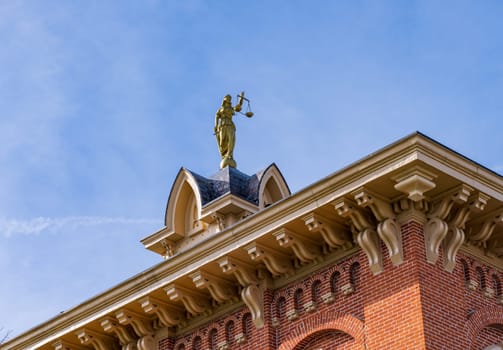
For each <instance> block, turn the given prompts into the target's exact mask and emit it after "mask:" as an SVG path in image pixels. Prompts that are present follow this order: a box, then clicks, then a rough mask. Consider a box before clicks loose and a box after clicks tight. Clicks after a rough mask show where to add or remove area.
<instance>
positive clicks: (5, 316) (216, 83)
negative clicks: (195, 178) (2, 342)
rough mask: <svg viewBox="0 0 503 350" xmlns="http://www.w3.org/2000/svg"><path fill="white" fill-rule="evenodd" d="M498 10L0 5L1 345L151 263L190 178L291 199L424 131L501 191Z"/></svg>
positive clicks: (494, 6)
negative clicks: (247, 113) (240, 99)
mask: <svg viewBox="0 0 503 350" xmlns="http://www.w3.org/2000/svg"><path fill="white" fill-rule="evenodd" d="M502 10H503V3H502V2H499V1H484V2H475V1H443V2H438V1H293V0H290V1H286V0H285V1H249V2H231V1H212V2H210V1H197V0H189V1H156V0H148V1H106V2H105V1H61V0H60V1H51V0H47V1H23V0H10V1H2V2H0V39H1V42H2V46H1V48H0V111H1V113H0V139H1V140H2V147H1V148H0V167H1V169H2V170H1V172H0V173H1V175H0V274H1V275H2V277H3V278H2V279H3V281H4V283H1V284H0V326H4V327H5V328H8V329H12V330H13V334H14V335H15V334H19V333H21V332H23V331H25V330H27V329H28V328H30V327H32V326H35V325H37V324H38V323H41V322H43V321H45V320H47V319H49V318H51V317H53V316H55V315H57V314H58V313H59V312H60V311H63V310H66V309H68V308H70V307H72V306H75V305H77V304H78V303H80V302H82V301H84V300H85V299H88V298H89V297H91V296H93V295H95V294H98V293H100V292H102V291H104V290H106V289H108V288H110V287H112V286H114V285H115V284H117V283H119V282H120V281H122V280H124V279H125V278H127V277H129V276H131V275H133V274H136V273H138V272H141V271H142V270H144V269H146V268H148V267H150V266H152V265H153V264H155V263H157V262H159V261H160V258H158V257H157V256H156V255H155V254H153V253H150V252H148V251H146V250H144V249H143V247H142V245H141V244H140V243H139V240H140V239H141V238H143V237H144V236H146V235H148V234H150V233H152V232H154V231H157V230H158V229H160V228H162V225H163V218H164V210H165V205H166V201H167V198H168V195H169V190H170V188H171V184H172V182H173V181H174V178H175V176H176V174H177V172H178V170H179V169H180V167H181V166H185V167H187V168H189V169H191V170H193V171H195V172H197V173H200V174H202V175H211V174H213V173H214V172H216V171H217V170H218V164H219V161H220V159H219V153H218V150H217V146H216V142H215V139H214V136H213V123H214V113H215V111H216V110H217V108H218V107H219V106H220V103H221V100H222V98H223V96H224V95H225V94H227V93H230V94H232V95H236V94H237V93H239V92H240V91H241V90H245V91H246V94H247V96H248V97H249V98H250V99H251V105H252V109H253V111H254V112H255V116H254V117H253V118H252V119H247V118H240V116H236V121H235V122H236V125H237V145H236V151H235V159H236V161H237V163H238V168H239V169H240V170H241V171H243V172H246V173H253V172H255V171H257V170H260V169H262V168H264V167H265V166H267V165H268V164H270V163H271V162H276V163H277V164H278V166H279V167H280V169H281V170H282V172H283V175H284V176H285V178H286V180H287V182H288V183H289V184H290V187H291V189H292V190H293V191H294V192H295V191H297V190H299V189H301V188H303V187H305V186H307V185H309V184H310V183H312V182H314V181H316V180H318V179H320V178H322V177H325V176H327V175H329V174H330V173H332V172H334V171H336V170H338V169H340V168H341V167H343V166H345V165H347V164H349V163H351V162H354V161H356V160H358V159H359V158H361V157H363V156H365V155H367V154H369V153H371V152H373V151H375V150H377V149H379V148H381V147H383V146H385V145H387V144H389V143H391V142H393V141H395V140H397V139H399V138H401V137H403V136H405V135H408V134H410V133H412V132H414V131H415V130H419V131H421V132H423V133H425V134H427V135H428V136H430V137H433V138H434V139H436V140H438V141H440V142H442V143H444V144H445V145H447V146H449V147H451V148H453V149H455V150H456V151H458V152H460V153H462V154H464V155H466V156H467V157H469V158H471V159H473V160H475V161H477V162H479V163H481V164H483V165H485V166H487V167H489V168H491V169H493V170H495V171H497V172H500V173H502V172H503V160H502V157H501V153H502V151H503V137H501V125H502V120H503V119H502V117H501V115H502V112H503V98H502V91H503V35H502V32H503V24H502V22H501V13H502Z"/></svg>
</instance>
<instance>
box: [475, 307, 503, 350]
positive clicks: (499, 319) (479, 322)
mask: <svg viewBox="0 0 503 350" xmlns="http://www.w3.org/2000/svg"><path fill="white" fill-rule="evenodd" d="M494 324H498V325H503V310H502V309H501V308H499V307H495V306H489V307H486V308H483V309H479V310H477V311H475V312H474V313H473V314H472V315H471V316H470V319H469V320H468V322H467V330H468V339H469V345H470V347H469V348H470V349H472V347H473V344H474V342H475V339H476V338H477V335H478V334H479V333H480V332H481V331H482V330H483V329H484V328H485V327H487V326H490V325H494Z"/></svg>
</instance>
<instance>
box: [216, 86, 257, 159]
mask: <svg viewBox="0 0 503 350" xmlns="http://www.w3.org/2000/svg"><path fill="white" fill-rule="evenodd" d="M231 99H232V98H231V95H226V96H225V97H224V100H223V101H222V107H220V108H219V109H218V111H217V113H216V114H215V136H216V137H217V144H218V149H219V150H220V155H221V157H222V161H221V162H220V169H223V168H225V167H226V166H230V167H233V168H235V167H236V161H235V160H234V158H233V153H234V144H235V143H236V126H235V125H234V123H233V121H232V116H233V115H234V114H236V112H238V113H239V112H241V108H242V106H243V100H246V101H247V102H248V107H249V100H248V99H247V98H245V93H244V92H241V94H240V95H239V96H238V103H237V105H235V106H234V107H233V106H232V103H231ZM241 114H242V113H241ZM244 115H245V116H247V117H248V118H251V117H252V116H253V113H252V112H251V111H250V110H248V112H246V113H245V114H244Z"/></svg>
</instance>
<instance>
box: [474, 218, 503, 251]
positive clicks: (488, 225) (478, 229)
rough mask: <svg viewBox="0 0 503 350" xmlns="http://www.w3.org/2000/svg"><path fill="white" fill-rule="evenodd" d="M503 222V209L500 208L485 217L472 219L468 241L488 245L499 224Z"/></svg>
mask: <svg viewBox="0 0 503 350" xmlns="http://www.w3.org/2000/svg"><path fill="white" fill-rule="evenodd" d="M498 224H499V225H501V224H503V209H499V210H498V211H496V212H493V213H491V214H489V215H486V216H485V217H483V218H480V219H477V220H475V221H470V222H469V223H468V226H470V230H469V232H468V234H467V235H468V241H469V242H470V243H472V244H475V245H478V246H483V247H486V245H487V241H489V239H491V236H492V234H493V232H494V229H495V228H496V226H497V225H498Z"/></svg>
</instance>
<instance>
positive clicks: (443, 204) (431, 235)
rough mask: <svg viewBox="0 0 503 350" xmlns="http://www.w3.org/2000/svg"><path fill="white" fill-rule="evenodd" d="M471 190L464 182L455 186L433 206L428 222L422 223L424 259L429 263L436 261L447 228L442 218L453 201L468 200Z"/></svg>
mask: <svg viewBox="0 0 503 350" xmlns="http://www.w3.org/2000/svg"><path fill="white" fill-rule="evenodd" d="M472 191H473V189H472V188H471V187H470V186H467V185H465V184H462V185H461V186H458V187H456V188H455V189H454V190H453V191H451V192H449V193H447V194H445V195H444V197H443V199H442V200H441V201H440V202H439V203H438V204H437V205H436V206H435V207H433V209H432V212H431V213H429V214H428V218H429V219H428V222H427V223H426V224H425V225H424V244H425V249H426V261H427V262H429V263H430V264H435V263H436V262H437V259H438V248H439V247H440V244H441V243H442V241H443V240H444V238H445V237H446V236H447V232H448V230H449V226H448V225H447V223H446V222H445V221H444V220H445V219H446V218H447V216H448V215H449V213H450V211H451V209H452V207H453V205H454V204H455V203H457V204H463V203H466V202H467V201H468V197H469V196H470V194H471V193H472ZM455 236H457V235H455ZM458 238H459V237H458Z"/></svg>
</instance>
